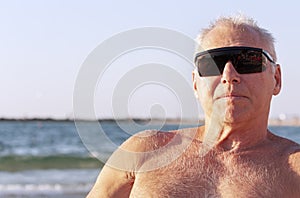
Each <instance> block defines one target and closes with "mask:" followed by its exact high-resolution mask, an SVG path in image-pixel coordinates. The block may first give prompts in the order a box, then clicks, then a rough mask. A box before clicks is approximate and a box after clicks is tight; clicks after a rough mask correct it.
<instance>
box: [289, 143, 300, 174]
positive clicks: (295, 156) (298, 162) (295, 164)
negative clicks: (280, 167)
mask: <svg viewBox="0 0 300 198" xmlns="http://www.w3.org/2000/svg"><path fill="white" fill-rule="evenodd" d="M289 164H290V166H291V168H292V169H293V170H294V171H295V172H296V173H298V175H299V176H300V145H299V144H298V145H296V146H294V147H293V149H292V151H291V154H290V156H289Z"/></svg>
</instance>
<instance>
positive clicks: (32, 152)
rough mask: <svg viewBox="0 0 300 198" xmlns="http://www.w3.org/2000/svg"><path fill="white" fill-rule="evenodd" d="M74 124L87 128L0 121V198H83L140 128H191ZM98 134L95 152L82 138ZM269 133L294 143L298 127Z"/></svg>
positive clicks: (60, 123)
mask: <svg viewBox="0 0 300 198" xmlns="http://www.w3.org/2000/svg"><path fill="white" fill-rule="evenodd" d="M79 125H80V126H89V127H88V128H87V130H86V131H85V132H83V131H82V128H81V129H80V127H79V128H78V122H74V121H55V120H2V121H0V197H1V198H19V197H20V198H27V197H28V198H29V197H30V198H43V197H45V198H54V197H55V198H71V197H72V198H77V197H78V198H82V197H86V195H87V193H88V192H89V191H90V189H91V188H92V186H93V184H94V183H95V181H96V178H97V176H98V174H99V172H100V171H101V168H102V167H103V164H104V163H105V161H106V160H107V158H108V157H109V155H110V154H111V153H112V152H113V151H114V150H115V149H116V147H117V146H119V145H120V144H121V143H122V142H123V141H125V140H126V139H127V138H128V137H130V136H131V135H132V134H134V133H136V132H138V131H140V130H145V129H159V130H165V131H167V130H174V129H178V128H185V127H193V126H195V125H193V124H176V123H167V124H166V123H165V124H163V125H162V124H153V123H150V124H149V123H148V122H139V125H138V126H139V127H133V124H132V121H126V120H124V121H120V122H118V121H115V120H105V121H97V126H96V125H95V123H91V122H89V121H81V122H80V123H79ZM76 126H77V127H76ZM99 126H100V128H99ZM134 126H136V125H134ZM93 127H94V128H93ZM124 128H125V129H124ZM99 129H101V133H104V134H105V135H106V137H107V138H103V136H99V138H97V133H95V134H96V136H95V134H93V133H92V134H93V136H92V139H93V142H94V143H96V145H98V146H100V147H99V148H100V150H99V149H98V150H93V148H92V147H91V146H90V145H89V143H88V140H87V139H86V138H85V137H84V136H86V134H88V133H87V131H97V130H99ZM128 129H130V130H128ZM269 129H270V130H271V131H272V132H273V133H275V134H277V135H279V136H282V137H286V138H288V139H291V140H293V141H295V142H298V143H300V127H299V126H269ZM129 131H130V132H129ZM95 152H97V153H96V154H95ZM99 156H100V157H99Z"/></svg>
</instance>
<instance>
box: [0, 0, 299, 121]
mask: <svg viewBox="0 0 300 198" xmlns="http://www.w3.org/2000/svg"><path fill="white" fill-rule="evenodd" d="M288 2H289V3H288ZM299 9H300V3H298V2H297V1H275V2H274V1H260V0H254V1H248V2H245V1H239V2H237V1H234V0H227V1H216V0H214V1H199V0H198V1H174V0H173V1H171V0H164V1H159V0H151V1H130V0H126V1H121V0H120V1H106V2H104V1H73V0H72V1H71V0H70V1H67V0H64V1H58V0H51V1H38V0H36V1H32V0H27V1H21V0H20V1H15V0H12V1H1V6H0V24H1V31H0V44H1V45H0V54H1V59H0V67H1V72H0V89H1V93H2V94H1V103H0V109H1V111H0V117H8V118H23V117H54V118H65V117H70V116H71V115H72V112H73V110H72V109H73V107H72V94H73V88H74V83H75V79H76V75H77V73H78V71H79V69H80V66H81V64H82V63H83V61H84V60H85V58H86V57H87V56H88V54H89V53H90V52H91V51H92V50H93V49H94V48H95V47H97V45H99V44H100V43H101V42H103V41H104V40H106V39H108V38H109V37H111V36H112V35H115V34H117V33H119V32H122V31H125V30H130V29H133V28H138V27H145V26H154V27H163V28H169V29H172V30H176V31H179V32H182V33H184V34H186V35H187V36H189V37H192V38H195V37H196V35H197V34H198V33H199V31H200V29H201V28H203V27H205V26H207V25H208V24H209V22H210V21H211V20H213V19H215V18H216V17H218V16H220V15H230V14H234V13H237V12H239V11H240V12H242V13H244V14H246V15H248V16H251V17H253V18H254V19H256V20H257V21H258V24H259V25H260V26H262V27H264V28H266V29H268V30H269V31H270V32H272V33H273V35H274V37H275V38H276V49H277V54H278V62H279V63H280V64H281V65H282V73H283V90H282V92H281V94H280V95H279V96H276V97H275V98H274V101H273V103H272V111H271V116H272V117H276V116H278V115H279V114H281V113H286V114H287V115H288V116H294V115H300V112H299V107H298V105H299V103H300V102H299V101H300V94H299V88H298V84H299V83H300V79H299V76H300V75H299V74H300V63H298V57H299V49H298V48H299V46H300V36H299V35H300V26H299V18H300V12H299ZM188 75H189V74H188ZM188 77H189V76H188ZM150 90H151V88H149V87H148V89H147V91H146V92H145V93H144V94H142V92H140V93H137V95H143V96H147V94H149V91H150ZM162 91H163V90H162ZM96 95H97V94H96ZM160 95H161V93H160ZM167 95H168V94H167ZM140 97H141V96H140ZM168 97H171V96H166V98H168ZM154 98H155V97H154ZM154 98H152V99H151V100H152V101H151V103H153V100H154ZM171 98H172V97H171ZM133 100H134V104H136V106H138V107H139V108H135V109H132V110H130V111H131V112H134V113H135V115H141V116H142V115H144V114H145V113H144V112H145V109H144V108H146V106H147V105H145V104H144V106H143V105H141V104H142V103H141V101H139V100H137V99H133ZM171 100H172V99H170V100H169V99H168V101H167V103H168V104H169V105H171V106H172V104H176V102H174V103H173V102H172V101H171ZM102 105H103V104H102ZM100 106H101V105H100ZM104 106H109V105H105V104H104ZM175 106H176V105H175ZM96 107H97V105H96ZM99 108H100V109H101V107H99ZM168 108H169V107H168ZM172 109H173V110H174V111H172ZM101 111H102V113H100V114H101V115H103V116H104V117H105V116H110V110H109V109H105V108H102V109H101ZM177 113H178V109H177V110H176V107H174V108H171V107H170V110H168V112H167V114H168V115H172V114H174V115H175V114H177Z"/></svg>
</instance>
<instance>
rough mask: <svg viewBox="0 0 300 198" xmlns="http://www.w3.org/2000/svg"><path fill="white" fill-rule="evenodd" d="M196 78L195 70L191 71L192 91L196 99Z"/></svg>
mask: <svg viewBox="0 0 300 198" xmlns="http://www.w3.org/2000/svg"><path fill="white" fill-rule="evenodd" d="M196 77H197V73H196V70H193V72H192V80H193V90H194V94H195V97H196V98H198V92H197V91H198V89H197V88H198V87H197V80H196Z"/></svg>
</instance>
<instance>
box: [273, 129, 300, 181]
mask: <svg viewBox="0 0 300 198" xmlns="http://www.w3.org/2000/svg"><path fill="white" fill-rule="evenodd" d="M269 138H270V139H271V140H273V142H274V143H275V144H276V147H277V148H279V149H280V150H281V155H283V156H285V157H287V158H288V162H289V164H290V166H291V168H292V169H293V170H294V171H295V172H296V173H298V174H299V176H300V145H299V144H298V143H296V142H294V141H291V140H289V139H286V138H283V137H279V136H276V135H274V134H272V133H270V134H269Z"/></svg>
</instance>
